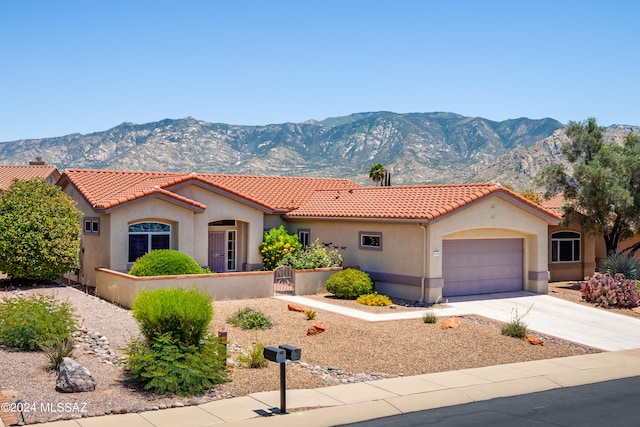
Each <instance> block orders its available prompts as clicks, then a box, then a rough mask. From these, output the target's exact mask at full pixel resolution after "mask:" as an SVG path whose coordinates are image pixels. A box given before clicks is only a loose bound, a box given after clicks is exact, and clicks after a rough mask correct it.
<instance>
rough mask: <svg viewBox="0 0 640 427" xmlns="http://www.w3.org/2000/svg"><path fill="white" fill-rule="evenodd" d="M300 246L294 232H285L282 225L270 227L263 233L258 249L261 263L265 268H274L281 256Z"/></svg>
mask: <svg viewBox="0 0 640 427" xmlns="http://www.w3.org/2000/svg"><path fill="white" fill-rule="evenodd" d="M301 247H302V244H301V243H300V241H299V240H298V236H297V235H295V234H289V233H287V230H285V229H284V226H282V225H281V226H280V227H279V228H272V229H271V230H269V232H267V233H264V238H263V240H262V243H260V246H259V247H258V250H259V251H260V256H261V257H262V265H263V267H264V269H265V270H273V269H275V268H276V267H277V266H278V264H279V263H280V261H281V260H282V258H284V256H285V255H286V254H288V253H291V252H295V251H297V250H298V249H300V248H301Z"/></svg>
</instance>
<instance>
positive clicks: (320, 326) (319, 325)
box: [307, 322, 327, 335]
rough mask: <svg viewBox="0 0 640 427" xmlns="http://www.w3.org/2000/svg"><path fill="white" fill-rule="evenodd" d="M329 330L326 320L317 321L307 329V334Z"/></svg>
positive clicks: (316, 333)
mask: <svg viewBox="0 0 640 427" xmlns="http://www.w3.org/2000/svg"><path fill="white" fill-rule="evenodd" d="M326 330H327V326H326V325H325V324H324V322H316V323H314V324H313V325H311V326H309V329H307V335H318V334H320V333H322V332H324V331H326Z"/></svg>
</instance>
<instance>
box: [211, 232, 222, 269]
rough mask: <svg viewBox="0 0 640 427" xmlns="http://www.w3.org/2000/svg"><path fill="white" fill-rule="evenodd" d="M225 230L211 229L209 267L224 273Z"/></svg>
mask: <svg viewBox="0 0 640 427" xmlns="http://www.w3.org/2000/svg"><path fill="white" fill-rule="evenodd" d="M224 234H225V233H224V231H209V269H210V270H211V271H215V272H216V273H222V272H223V271H225V269H224V250H225V247H224Z"/></svg>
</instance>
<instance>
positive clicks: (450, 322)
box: [442, 317, 462, 329]
mask: <svg viewBox="0 0 640 427" xmlns="http://www.w3.org/2000/svg"><path fill="white" fill-rule="evenodd" d="M461 321H462V320H461V319H460V318H459V317H450V318H448V319H447V320H445V321H444V322H442V329H449V328H451V329H456V328H457V327H458V326H460V322H461Z"/></svg>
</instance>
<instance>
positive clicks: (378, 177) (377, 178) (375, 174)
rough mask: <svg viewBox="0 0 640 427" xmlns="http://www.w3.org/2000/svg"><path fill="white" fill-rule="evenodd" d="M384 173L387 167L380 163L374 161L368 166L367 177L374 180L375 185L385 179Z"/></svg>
mask: <svg viewBox="0 0 640 427" xmlns="http://www.w3.org/2000/svg"><path fill="white" fill-rule="evenodd" d="M386 174H387V169H386V168H385V167H384V166H383V165H381V164H380V163H376V164H374V165H372V166H371V168H369V179H370V180H371V181H373V182H375V183H376V186H377V185H378V183H379V182H381V181H382V180H383V179H385V176H386Z"/></svg>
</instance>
